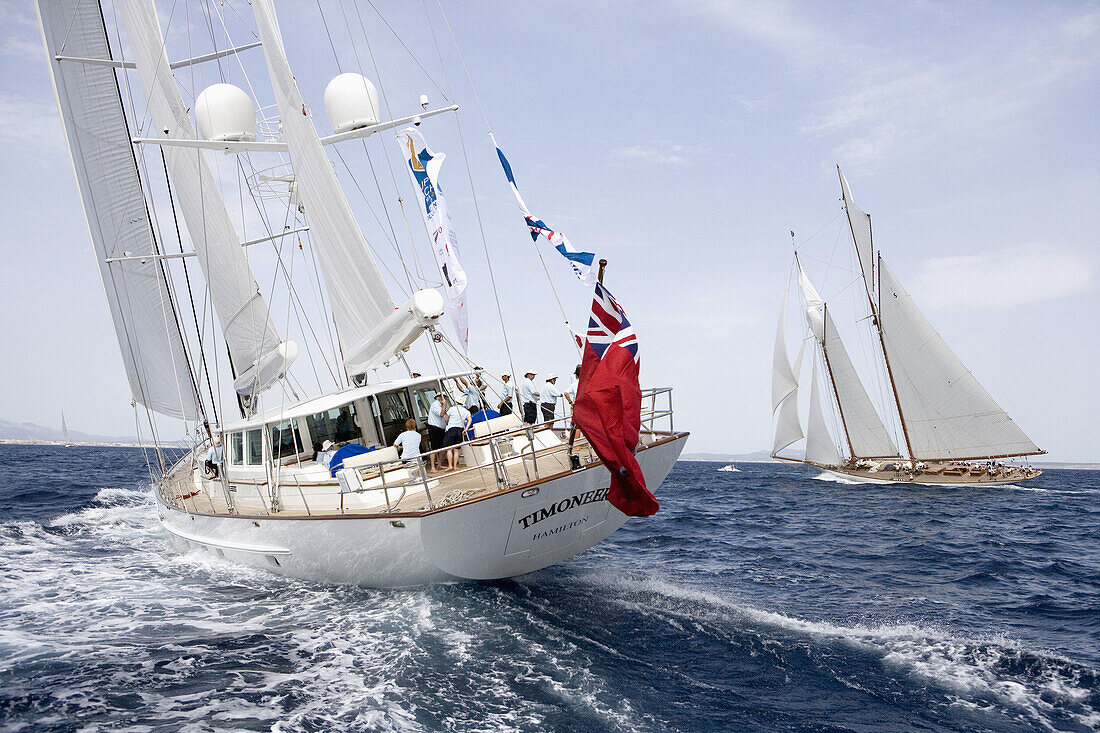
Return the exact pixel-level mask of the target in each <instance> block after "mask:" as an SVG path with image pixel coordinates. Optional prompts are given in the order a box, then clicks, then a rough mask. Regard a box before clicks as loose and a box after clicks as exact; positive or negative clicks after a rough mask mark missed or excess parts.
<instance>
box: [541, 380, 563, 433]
mask: <svg viewBox="0 0 1100 733" xmlns="http://www.w3.org/2000/svg"><path fill="white" fill-rule="evenodd" d="M539 396H540V397H541V402H542V419H543V421H544V422H546V421H552V420H553V419H554V409H555V408H556V407H557V406H558V399H560V398H561V390H560V389H558V375H557V374H554V373H553V372H550V373H549V374H547V375H546V384H544V385H542V391H541V392H540V393H539ZM550 427H553V423H551V425H550Z"/></svg>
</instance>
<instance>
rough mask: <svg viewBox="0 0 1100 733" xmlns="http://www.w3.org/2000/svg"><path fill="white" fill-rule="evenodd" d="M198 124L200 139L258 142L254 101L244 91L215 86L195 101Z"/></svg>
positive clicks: (231, 87)
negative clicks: (256, 140)
mask: <svg viewBox="0 0 1100 733" xmlns="http://www.w3.org/2000/svg"><path fill="white" fill-rule="evenodd" d="M195 122H197V123H198V125H199V135H200V136H201V137H203V138H205V139H207V140H217V141H219V142H227V141H229V142H241V141H244V140H247V141H252V140H255V139H256V110H255V109H254V108H253V107H252V99H251V98H250V97H249V96H248V94H247V93H246V92H245V91H244V90H243V89H241V88H240V87H235V86H233V85H232V84H214V85H212V86H208V87H207V88H206V89H203V90H202V93H201V94H199V96H198V99H196V100H195Z"/></svg>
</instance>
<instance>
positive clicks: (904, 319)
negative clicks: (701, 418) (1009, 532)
mask: <svg viewBox="0 0 1100 733" xmlns="http://www.w3.org/2000/svg"><path fill="white" fill-rule="evenodd" d="M837 174H838V175H839V177H840V187H841V193H842V195H843V198H844V207H845V211H846V213H847V217H848V223H849V229H850V232H851V235H852V241H853V243H854V245H855V252H856V258H857V260H858V262H859V267H860V275H861V278H860V279H861V283H862V286H861V288H860V290H862V291H864V292H866V295H867V302H868V303H869V305H870V315H869V317H868V319H867V320H868V321H869V322H870V324H871V328H872V330H873V331H874V336H873V339H872V340H873V341H874V343H875V346H876V350H877V353H878V355H880V356H881V362H879V367H880V368H881V370H882V374H881V375H880V376H881V377H882V381H883V384H884V386H885V390H886V391H887V392H888V393H889V395H890V400H889V402H890V405H889V406H890V407H892V408H893V410H894V415H895V416H896V418H897V424H898V425H899V426H900V429H901V437H902V441H896V440H895V437H894V436H892V435H891V432H890V431H889V430H888V429H887V427H886V425H885V424H884V422H883V419H882V418H881V417H880V415H879V412H878V411H877V410H876V408H875V405H874V404H873V403H872V401H871V398H870V396H869V395H868V393H867V390H866V389H865V388H864V385H863V382H862V381H861V380H860V377H859V374H858V372H857V371H856V368H855V366H854V364H853V363H852V360H851V358H850V357H849V355H848V351H847V349H846V348H845V346H844V342H843V341H842V340H841V337H840V332H839V331H838V329H837V326H836V323H835V321H834V319H833V316H832V312H831V311H830V309H829V305H828V304H827V303H826V302H825V301H824V300H823V299H822V297H821V296H820V295H819V294H818V292H817V289H816V288H815V287H814V285H813V283H812V282H811V281H810V279H809V277H808V276H807V274H806V272H805V270H803V268H802V263H801V262H800V261H799V259H798V255H797V253H796V254H795V270H796V272H797V279H798V284H799V290H800V292H801V301H802V303H803V304H804V311H803V315H804V321H805V323H806V325H807V327H808V335H807V337H806V339H805V340H804V341H803V347H802V348H801V349H800V350H799V353H798V356H797V358H796V359H795V362H794V365H793V366H792V364H791V362H790V357H789V355H788V351H787V345H786V322H785V316H786V310H787V302H788V296H789V294H790V286H789V283H788V288H787V292H786V293H785V294H784V296H783V306H782V310H781V312H780V318H779V328H778V332H777V334H776V341H775V353H774V357H773V370H772V407H773V411H774V413H775V432H774V440H773V444H772V455H773V456H774V457H776V458H782V459H785V460H802V461H804V462H805V463H808V464H810V465H813V466H816V467H818V468H821V469H824V470H826V471H828V472H829V473H833V474H836V475H839V476H842V477H844V478H847V479H851V480H856V481H866V482H887V483H893V482H913V483H922V484H1004V483H1015V482H1019V481H1025V480H1027V479H1031V478H1034V477H1036V476H1038V475H1039V474H1040V473H1041V471H1039V470H1037V469H1034V468H1031V467H1028V466H1020V465H1011V464H1005V463H1003V462H1002V459H1007V458H1017V457H1025V456H1033V455H1038V454H1041V453H1043V451H1041V450H1040V449H1039V448H1038V447H1037V446H1036V445H1035V444H1034V443H1033V442H1031V440H1030V439H1029V438H1028V437H1027V436H1026V435H1025V434H1024V432H1023V431H1022V430H1020V428H1019V427H1018V426H1017V425H1016V423H1015V422H1013V421H1012V419H1011V418H1010V417H1009V416H1008V414H1007V413H1006V412H1005V411H1004V410H1003V409H1002V408H1001V407H1000V405H998V404H997V403H996V402H995V401H994V400H993V398H992V397H990V395H989V393H988V392H986V390H985V389H984V388H983V387H982V386H981V384H979V383H978V380H977V379H975V377H974V375H973V374H971V373H970V371H969V370H968V369H967V368H966V367H965V366H964V365H963V363H962V362H961V361H959V358H958V357H957V356H955V354H954V353H953V352H952V351H951V349H950V348H949V347H948V346H947V344H946V343H945V342H944V340H943V339H942V338H941V337H940V335H939V334H938V333H937V332H936V330H935V329H934V328H933V327H932V324H930V323H929V322H928V320H927V319H926V318H925V317H924V314H922V313H921V311H920V310H919V309H918V308H917V305H916V303H914V302H913V299H912V298H911V297H910V295H909V293H907V292H906V291H905V289H904V288H903V287H902V286H901V285H900V283H898V281H897V279H896V278H895V277H894V274H893V273H892V272H891V271H890V268H889V267H887V266H886V263H885V260H884V259H883V257H882V253H881V252H880V251H877V250H875V248H874V246H873V243H872V238H871V217H870V216H869V215H868V214H866V213H864V212H863V211H861V210H860V209H859V207H857V206H856V205H855V203H854V202H853V200H852V194H851V191H850V190H849V189H848V182H847V181H846V180H845V179H844V175H843V174H842V173H841V172H840V168H839V167H838V168H837ZM807 346H808V347H809V349H808V350H809V354H810V361H811V362H812V367H811V369H810V381H811V386H810V396H809V420H808V422H807V426H806V433H805V435H804V434H803V432H802V426H801V422H800V420H799V406H798V403H799V396H798V390H799V383H800V380H799V373H800V371H801V363H802V358H803V354H804V353H805V350H806V348H807ZM819 365H820V368H819ZM819 371H820V373H821V375H823V376H819ZM823 395H824V397H823ZM823 400H824V404H829V405H830V406H832V407H835V410H836V414H837V415H838V416H839V426H838V427H839V431H838V432H840V433H841V434H842V435H843V441H842V447H843V448H844V449H846V450H845V451H843V452H842V450H841V449H840V448H838V446H837V444H836V442H835V440H834V438H833V435H832V433H831V432H830V429H829V421H828V420H827V419H826V416H825V415H826V413H825V409H826V408H825V407H824V406H823ZM884 414H885V413H884ZM803 437H805V454H804V458H802V459H796V458H790V457H788V456H784V455H781V454H780V452H781V451H783V450H784V449H786V448H788V447H789V446H791V445H793V444H794V443H795V442H797V441H798V440H800V439H802V438H803ZM898 442H900V443H901V444H902V446H903V447H904V451H902V450H899V446H898Z"/></svg>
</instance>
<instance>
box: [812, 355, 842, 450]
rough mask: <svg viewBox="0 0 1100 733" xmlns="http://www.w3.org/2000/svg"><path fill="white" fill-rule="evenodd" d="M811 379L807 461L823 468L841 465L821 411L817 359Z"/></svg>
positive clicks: (814, 361)
mask: <svg viewBox="0 0 1100 733" xmlns="http://www.w3.org/2000/svg"><path fill="white" fill-rule="evenodd" d="M813 363H814V366H813V373H812V375H811V377H810V379H811V380H812V381H811V383H810V418H809V422H808V423H807V425H806V460H807V461H809V462H810V463H816V464H818V465H822V466H837V465H840V454H839V453H838V452H837V449H836V443H834V442H833V437H832V436H831V435H830V434H829V427H828V425H826V423H825V413H824V412H823V411H822V409H821V387H820V386H819V385H818V380H817V359H814V360H813Z"/></svg>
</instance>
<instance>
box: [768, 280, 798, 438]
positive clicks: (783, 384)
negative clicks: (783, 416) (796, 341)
mask: <svg viewBox="0 0 1100 733" xmlns="http://www.w3.org/2000/svg"><path fill="white" fill-rule="evenodd" d="M790 292H791V283H790V280H788V281H787V289H786V290H785V291H783V306H782V307H781V308H780V309H779V326H778V328H777V329H776V332H775V353H774V355H773V357H772V411H775V410H776V409H777V408H778V407H779V404H780V403H781V402H783V400H784V399H785V398H786V397H787V395H789V394H790V393H791V392H794V391H795V390H796V389H798V378H797V377H795V375H794V372H793V371H792V370H791V362H790V359H789V357H788V356H787V333H786V331H787V297H788V296H789V295H790ZM799 432H801V430H800V431H799Z"/></svg>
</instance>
